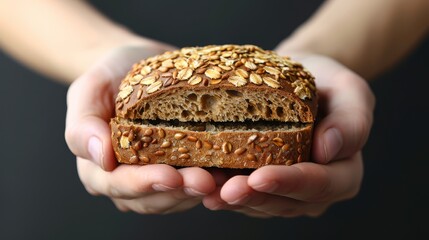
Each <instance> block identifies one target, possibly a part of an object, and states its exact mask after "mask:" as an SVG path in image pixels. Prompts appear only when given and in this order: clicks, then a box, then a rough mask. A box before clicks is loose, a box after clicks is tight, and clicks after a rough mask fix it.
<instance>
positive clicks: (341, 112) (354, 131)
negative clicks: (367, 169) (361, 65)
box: [302, 57, 375, 163]
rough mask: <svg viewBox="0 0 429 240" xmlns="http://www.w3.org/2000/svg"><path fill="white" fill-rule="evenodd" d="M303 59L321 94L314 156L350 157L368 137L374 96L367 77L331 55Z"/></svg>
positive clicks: (319, 159)
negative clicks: (335, 59) (358, 73)
mask: <svg viewBox="0 0 429 240" xmlns="http://www.w3.org/2000/svg"><path fill="white" fill-rule="evenodd" d="M302 62H303V64H304V66H307V67H308V68H309V70H310V71H311V72H313V74H314V75H315V77H316V85H317V88H318V92H319V96H320V101H319V103H320V107H319V109H320V112H319V121H318V122H317V124H316V128H315V131H314V141H313V149H312V153H313V159H314V161H316V162H318V163H328V162H330V161H332V160H336V159H340V158H344V157H349V156H350V155H352V154H354V153H356V152H357V151H359V150H360V149H361V148H362V147H363V145H364V144H365V143H366V141H367V138H368V135H369V133H370V129H371V126H372V121H373V111H374V106H375V97H374V95H373V93H372V91H371V89H370V88H369V86H368V84H367V83H366V81H365V80H364V79H362V78H361V77H359V76H358V75H356V74H355V73H353V72H351V71H350V70H348V69H347V68H346V67H344V66H342V65H341V64H339V63H337V62H335V61H333V60H331V59H328V58H324V57H309V58H304V59H302Z"/></svg>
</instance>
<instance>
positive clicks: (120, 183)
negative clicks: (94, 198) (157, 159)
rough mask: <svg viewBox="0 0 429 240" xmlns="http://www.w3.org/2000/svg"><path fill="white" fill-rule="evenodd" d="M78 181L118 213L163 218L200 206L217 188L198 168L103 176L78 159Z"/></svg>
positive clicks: (136, 169) (140, 169)
mask: <svg viewBox="0 0 429 240" xmlns="http://www.w3.org/2000/svg"><path fill="white" fill-rule="evenodd" d="M77 163H78V173H79V177H80V179H81V181H82V183H83V184H84V186H85V188H86V189H87V191H88V192H90V193H91V194H94V195H105V196H107V197H110V198H111V199H112V200H113V202H114V203H115V205H116V206H117V207H118V209H120V210H121V211H128V210H132V211H134V212H137V213H141V214H166V213H172V212H179V211H184V210H186V209H189V208H192V207H194V206H195V205H197V204H199V203H201V197H202V196H204V195H208V194H209V193H211V192H212V191H213V190H214V189H215V188H216V183H215V181H214V179H213V178H212V176H211V174H210V173H208V172H207V171H205V170H203V169H201V168H196V167H195V168H182V169H179V170H177V169H175V168H174V167H171V166H169V165H165V164H153V165H146V166H136V165H120V166H118V167H117V168H116V169H114V170H113V171H111V172H106V171H104V170H102V169H101V168H99V167H98V166H97V165H96V164H94V163H93V162H91V161H88V160H86V159H81V158H78V159H77Z"/></svg>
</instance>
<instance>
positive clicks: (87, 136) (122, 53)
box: [65, 45, 215, 214]
mask: <svg viewBox="0 0 429 240" xmlns="http://www.w3.org/2000/svg"><path fill="white" fill-rule="evenodd" d="M168 49H169V48H168V47H167V46H164V45H153V46H151V47H121V48H118V49H115V50H114V51H112V52H110V53H109V54H107V55H106V56H105V57H104V58H102V59H101V60H100V61H98V62H97V63H96V64H95V65H94V66H93V67H92V68H90V69H89V70H88V71H87V72H86V73H84V74H83V75H82V76H80V77H79V78H78V79H76V80H75V81H74V82H73V83H72V84H71V86H70V88H69V90H68V94H67V105H68V109H67V118H66V130H65V138H66V142H67V144H68V146H69V148H70V150H71V151H72V152H73V153H74V154H75V155H76V156H77V168H78V173H79V177H80V179H81V181H82V183H83V185H84V186H85V188H86V189H87V191H88V192H89V193H91V194H93V195H104V196H107V197H109V198H111V199H112V201H113V202H114V203H115V205H116V206H117V207H118V208H119V209H120V210H123V211H127V210H132V211H135V212H138V213H142V214H151V213H153V214H154V213H157V214H159V213H171V212H177V211H183V210H186V209H189V208H191V207H193V206H195V205H197V204H199V203H200V202H201V196H203V195H206V194H208V193H210V192H211V191H213V190H214V188H215V183H214V180H213V178H212V176H211V175H210V174H209V173H208V172H207V171H205V170H203V169H201V168H182V169H179V170H177V169H175V168H173V167H171V166H167V165H160V164H159V165H150V166H134V165H133V166H131V165H119V166H118V165H117V163H116V160H115V157H114V153H113V150H112V145H111V138H110V127H109V125H108V122H109V120H110V118H111V117H112V116H113V114H114V99H115V97H116V93H117V89H118V86H119V84H120V81H121V79H122V78H123V76H125V74H126V73H127V71H129V69H130V68H131V65H132V64H133V63H135V62H137V61H138V60H140V59H142V58H145V57H148V56H152V55H155V54H159V53H161V52H163V51H166V50H168Z"/></svg>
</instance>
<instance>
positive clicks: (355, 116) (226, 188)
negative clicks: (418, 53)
mask: <svg viewBox="0 0 429 240" xmlns="http://www.w3.org/2000/svg"><path fill="white" fill-rule="evenodd" d="M24 4H25V5H24ZM8 9H15V10H14V11H9V10H8ZM428 9H429V2H428V1H425V0H410V1H402V0H379V1H371V0H363V1H351V0H350V1H348V0H330V1H326V3H325V4H323V5H322V6H321V8H320V9H319V10H318V11H316V13H315V14H314V15H313V16H312V17H311V18H310V19H308V20H307V21H306V22H305V23H303V24H302V25H301V26H300V27H299V28H298V29H297V30H296V31H295V32H294V34H292V35H291V36H290V37H288V38H287V39H285V40H284V41H282V42H281V43H279V45H278V46H277V48H276V49H275V50H276V51H277V52H278V53H279V54H281V55H288V56H292V58H293V59H295V60H298V61H300V62H302V63H303V65H304V66H306V67H307V68H308V69H309V70H310V71H311V72H312V73H313V74H314V75H315V77H316V85H317V86H318V89H319V91H320V96H321V100H320V106H321V109H320V116H321V118H320V121H319V122H318V123H317V125H316V129H315V133H314V134H315V135H314V144H313V149H312V150H313V151H312V152H313V160H314V161H313V162H308V163H299V164H295V165H292V166H266V167H262V168H260V169H257V170H255V171H253V172H251V173H250V174H249V173H243V172H240V171H229V170H210V171H207V170H205V169H201V168H182V169H179V170H177V169H175V168H173V167H170V166H166V165H150V166H125V165H120V166H118V165H117V164H116V160H115V159H114V156H113V152H112V149H111V142H110V128H109V126H108V120H109V119H110V117H111V116H112V114H113V111H114V107H113V103H114V102H113V99H114V96H115V94H116V93H117V87H118V85H119V82H120V80H121V78H122V76H124V74H125V73H126V72H127V71H128V69H129V66H131V64H132V63H134V62H135V61H137V60H139V59H141V58H144V57H148V56H152V55H154V54H158V53H162V52H164V51H166V50H171V49H174V47H173V46H171V45H169V44H165V43H161V42H158V41H155V40H153V39H148V38H145V37H142V36H137V35H136V34H134V33H132V32H131V31H129V30H127V29H126V28H124V27H123V26H119V25H118V24H116V23H114V22H112V21H110V20H109V19H107V18H106V17H104V16H103V15H102V14H100V13H99V12H97V10H96V9H94V8H92V7H91V6H90V5H88V4H87V3H85V2H84V1H54V0H38V1H25V2H23V1H15V0H0V46H1V47H2V49H3V50H4V51H5V52H7V53H8V54H10V55H11V56H12V57H14V58H15V59H17V60H18V61H20V62H22V63H23V64H25V65H27V66H28V67H29V68H32V69H34V70H36V71H38V72H40V73H41V74H44V75H45V76H47V77H50V78H52V79H54V80H57V81H59V82H63V83H66V84H69V83H71V85H70V88H69V90H68V94H67V118H66V129H65V139H66V141H67V144H68V146H69V148H70V150H71V151H72V152H73V153H74V154H75V155H76V158H77V168H78V173H79V177H80V179H81V181H82V184H83V185H84V186H85V188H86V189H87V190H88V192H89V193H90V194H93V195H103V196H106V197H109V198H110V199H112V201H113V203H114V204H115V205H116V206H117V208H118V209H120V210H122V211H129V210H131V211H135V212H138V213H141V214H167V213H173V212H179V211H184V210H187V209H190V208H192V207H194V206H195V205H197V204H200V203H203V204H204V206H206V207H207V208H208V209H212V210H231V211H237V212H241V213H244V214H247V215H249V216H255V217H271V216H283V217H295V216H319V215H321V214H322V213H324V212H325V211H326V210H327V209H328V208H329V207H330V206H331V205H332V204H335V203H337V202H339V201H344V200H347V199H351V198H353V197H354V196H356V194H358V192H359V189H360V185H361V181H362V177H363V159H362V154H361V150H362V147H363V146H364V145H365V143H366V140H367V138H368V135H369V133H370V129H371V125H372V118H373V110H374V106H375V97H374V96H373V94H372V92H371V90H370V88H369V87H368V84H367V81H369V80H370V79H373V78H374V77H375V76H376V75H378V74H380V73H382V72H383V71H385V70H386V69H387V68H389V67H391V66H393V65H394V64H395V63H396V62H397V61H399V60H400V59H401V58H403V56H404V55H406V54H407V52H409V51H410V50H411V49H412V48H413V47H414V46H415V45H416V44H418V42H419V41H420V40H421V39H422V38H423V37H424V36H425V35H426V33H427V31H428V29H429V23H428V22H427V21H425V19H426V13H427V10H428ZM344 12H347V15H344V14H343V13H344ZM76 13H79V14H76ZM29 16H31V18H30V17H29ZM88 22H91V24H86V23H88ZM34 25H38V26H45V28H41V27H40V28H35V27H34ZM22 29H26V31H22ZM46 29H49V31H48V30H46ZM339 29H341V31H339ZM53 34H54V35H53ZM28 35H31V36H32V38H31V39H30V38H28V37H27V36H28ZM76 36H78V37H76ZM390 39H395V41H391V40H390ZM58 53H61V54H58ZM65 69H66V70H67V71H65Z"/></svg>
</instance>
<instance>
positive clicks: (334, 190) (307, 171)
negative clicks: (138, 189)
mask: <svg viewBox="0 0 429 240" xmlns="http://www.w3.org/2000/svg"><path fill="white" fill-rule="evenodd" d="M362 177H363V165H362V157H361V154H360V153H358V154H355V155H354V156H353V157H352V158H350V159H344V160H342V161H335V162H332V163H330V164H326V165H322V164H316V163H299V164H295V165H292V166H265V167H262V168H260V169H257V170H255V171H254V172H253V173H252V174H250V176H242V175H239V176H235V177H232V178H231V179H229V180H228V181H227V182H226V183H225V184H224V185H223V187H222V188H221V189H219V190H217V191H215V192H213V193H212V194H210V195H208V196H207V197H205V198H204V199H203V203H204V205H205V206H206V207H207V208H209V209H213V210H215V209H216V210H218V209H228V210H234V211H242V212H245V213H246V214H250V213H252V214H255V212H254V211H256V212H260V213H263V214H267V215H270V216H284V217H295V216H301V215H307V216H319V215H320V214H322V213H323V212H324V211H326V209H327V208H328V207H329V206H330V205H332V204H333V203H335V202H338V201H342V200H345V199H349V198H352V197H354V196H355V195H356V194H357V193H358V192H359V190H360V184H361V181H362ZM249 209H251V210H253V211H250V210H249Z"/></svg>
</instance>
